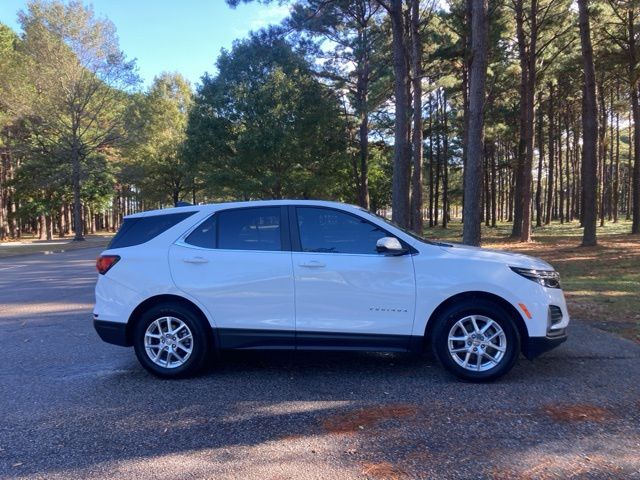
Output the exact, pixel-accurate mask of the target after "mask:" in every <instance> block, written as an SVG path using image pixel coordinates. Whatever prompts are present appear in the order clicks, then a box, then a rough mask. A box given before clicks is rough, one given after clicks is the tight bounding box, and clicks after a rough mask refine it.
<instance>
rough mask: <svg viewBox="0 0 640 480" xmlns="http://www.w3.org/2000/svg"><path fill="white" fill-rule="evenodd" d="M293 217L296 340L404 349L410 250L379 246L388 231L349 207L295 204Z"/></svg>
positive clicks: (411, 292) (410, 312)
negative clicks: (388, 251) (393, 252)
mask: <svg viewBox="0 0 640 480" xmlns="http://www.w3.org/2000/svg"><path fill="white" fill-rule="evenodd" d="M292 208H293V207H292ZM291 217H292V221H291V223H292V227H291V230H292V240H293V242H292V244H293V247H294V248H293V249H294V252H293V254H292V259H293V268H294V273H295V282H296V290H295V298H296V342H297V345H298V348H341V347H345V348H354V347H355V348H357V347H361V348H362V349H383V350H404V349H406V348H407V347H408V343H409V338H410V335H411V330H412V327H413V318H414V309H415V276H414V270H413V259H412V256H411V255H410V254H407V255H402V256H386V255H384V254H381V253H378V252H377V251H376V242H377V241H378V239H380V238H382V237H387V236H393V235H391V234H390V233H389V232H387V231H385V230H384V229H383V228H381V227H378V226H377V225H375V224H373V223H371V222H369V221H368V220H366V219H364V218H362V217H360V216H358V215H355V214H352V213H350V212H346V211H342V210H339V209H334V208H327V207H308V206H297V207H295V210H294V211H292V213H291ZM298 232H299V233H298Z"/></svg>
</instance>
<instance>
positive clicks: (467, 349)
mask: <svg viewBox="0 0 640 480" xmlns="http://www.w3.org/2000/svg"><path fill="white" fill-rule="evenodd" d="M436 321H437V324H436V325H435V327H434V331H433V335H432V346H433V351H434V353H435V354H436V357H437V358H438V360H439V361H440V363H441V364H442V365H443V366H444V367H445V368H446V369H447V370H448V371H450V372H451V373H453V374H454V375H456V376H457V377H459V378H462V379H464V380H470V381H474V382H486V381H491V380H495V379H496V378H499V377H501V376H503V375H505V374H506V373H507V372H509V371H510V370H511V369H512V368H513V366H514V364H515V362H516V360H517V359H518V353H519V352H520V336H519V334H518V329H517V328H516V326H515V325H514V323H513V320H512V319H511V317H510V315H509V314H508V313H507V312H506V311H505V310H504V308H502V307H501V306H500V305H499V304H497V303H493V302H489V301H486V300H482V299H479V300H464V301H462V302H460V303H458V304H456V305H453V306H452V307H450V308H448V309H447V310H445V311H444V312H443V313H442V315H440V317H439V318H438V319H436Z"/></svg>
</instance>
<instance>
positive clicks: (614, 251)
mask: <svg viewBox="0 0 640 480" xmlns="http://www.w3.org/2000/svg"><path fill="white" fill-rule="evenodd" d="M630 231H631V222H629V221H626V220H625V221H620V222H618V223H607V224H606V225H605V226H604V227H598V231H597V233H598V246H596V247H580V242H581V240H582V229H581V228H580V226H579V225H578V223H577V222H571V223H565V224H560V223H557V222H554V223H552V224H550V225H547V226H545V227H541V228H536V229H534V231H533V241H532V242H531V243H520V242H518V241H515V240H514V239H512V238H510V237H509V235H510V233H511V225H510V224H506V223H504V224H499V225H498V226H497V227H496V228H487V227H483V230H482V238H483V244H482V246H483V247H487V248H499V249H503V250H510V251H514V252H518V253H524V254H526V255H532V256H535V257H540V258H542V259H544V260H546V261H548V262H549V263H551V264H552V265H553V266H554V267H555V268H556V269H557V270H558V271H559V272H560V275H561V277H562V286H563V289H564V292H565V295H566V298H567V304H568V306H569V313H570V314H571V315H572V316H573V317H575V318H579V319H581V320H586V321H588V322H590V323H592V324H593V325H595V326H597V327H599V328H602V329H605V330H609V331H613V332H616V333H618V334H620V335H623V336H625V337H627V338H629V339H632V340H634V341H636V342H640V295H638V287H639V286H640V235H630V234H629V232H630ZM425 234H426V236H427V238H435V239H439V240H443V241H451V242H460V241H461V239H462V225H461V224H460V223H457V222H456V223H452V224H451V226H450V228H448V229H446V230H445V229H443V228H441V227H437V228H430V229H427V230H426V231H425Z"/></svg>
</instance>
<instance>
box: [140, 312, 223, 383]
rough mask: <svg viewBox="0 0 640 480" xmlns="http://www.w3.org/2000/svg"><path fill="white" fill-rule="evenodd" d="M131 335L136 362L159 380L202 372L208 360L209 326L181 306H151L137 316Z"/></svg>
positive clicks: (198, 316)
mask: <svg viewBox="0 0 640 480" xmlns="http://www.w3.org/2000/svg"><path fill="white" fill-rule="evenodd" d="M172 331H173V332H175V333H172ZM147 334H149V335H147ZM133 335H134V338H133V346H134V349H135V352H136V356H137V357H138V361H139V362H140V364H141V365H142V366H143V367H144V368H145V369H146V370H147V371H148V372H150V373H152V374H153V375H156V376H158V377H162V378H184V377H189V376H192V375H194V374H196V373H198V372H199V371H200V370H201V369H202V367H203V366H204V365H205V363H206V361H207V359H208V357H209V353H210V346H211V332H210V329H209V326H208V325H205V322H204V321H203V320H202V318H201V317H200V315H198V314H197V313H196V312H194V311H193V310H192V309H191V308H188V307H185V306H183V305H180V304H160V305H155V306H153V307H151V308H150V309H149V310H147V311H145V312H144V313H143V314H142V315H141V316H140V319H139V321H138V322H137V323H136V325H135V327H134V331H133ZM189 335H190V337H189ZM156 337H157V338H156ZM172 338H173V340H172ZM156 354H158V357H157V359H156V360H155V361H154V359H153V358H152V357H154V356H155V355H156ZM167 359H168V361H167Z"/></svg>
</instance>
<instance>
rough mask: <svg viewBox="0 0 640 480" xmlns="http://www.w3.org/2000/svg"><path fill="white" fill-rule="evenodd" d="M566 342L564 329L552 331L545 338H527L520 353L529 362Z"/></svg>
mask: <svg viewBox="0 0 640 480" xmlns="http://www.w3.org/2000/svg"><path fill="white" fill-rule="evenodd" d="M566 340H567V331H566V329H564V328H563V329H561V330H552V331H550V332H549V333H547V336H546V337H529V338H528V339H527V340H526V341H525V344H524V345H523V348H522V353H523V354H524V356H525V357H527V358H528V359H529V360H533V359H534V358H536V357H538V356H540V355H542V354H543V353H544V352H548V351H549V350H551V349H553V348H556V347H557V346H558V345H560V344H561V343H564V342H565V341H566Z"/></svg>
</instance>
